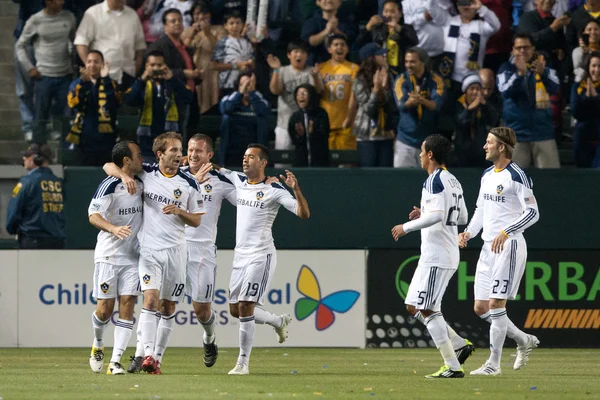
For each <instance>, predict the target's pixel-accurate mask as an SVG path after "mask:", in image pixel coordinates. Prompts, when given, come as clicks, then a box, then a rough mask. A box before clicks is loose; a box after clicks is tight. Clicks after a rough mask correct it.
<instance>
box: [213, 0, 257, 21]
mask: <svg viewBox="0 0 600 400" xmlns="http://www.w3.org/2000/svg"><path fill="white" fill-rule="evenodd" d="M247 4H248V1H247V0H212V1H211V2H210V7H211V11H212V15H213V16H214V19H215V22H216V23H219V24H225V23H226V22H227V21H225V17H226V16H227V15H229V14H231V13H232V12H235V13H238V14H239V15H244V16H245V15H246V10H247V9H248V5H247Z"/></svg>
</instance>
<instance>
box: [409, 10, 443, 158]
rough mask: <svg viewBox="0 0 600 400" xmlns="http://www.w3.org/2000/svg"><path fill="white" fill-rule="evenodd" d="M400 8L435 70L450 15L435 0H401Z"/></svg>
mask: <svg viewBox="0 0 600 400" xmlns="http://www.w3.org/2000/svg"><path fill="white" fill-rule="evenodd" d="M402 10H403V12H404V22H405V23H406V24H408V25H412V26H413V28H414V29H415V31H416V32H417V36H418V38H419V48H421V49H423V50H425V52H426V53H427V55H428V57H429V59H430V60H431V65H430V67H431V68H433V70H435V71H437V68H438V64H439V63H440V61H441V59H442V53H443V52H444V28H443V27H444V25H445V24H446V21H447V20H448V18H449V17H450V15H449V14H448V12H447V10H445V9H444V8H442V7H441V4H440V3H438V2H437V1H436V0H427V1H423V0H403V1H402ZM419 146H420V145H419Z"/></svg>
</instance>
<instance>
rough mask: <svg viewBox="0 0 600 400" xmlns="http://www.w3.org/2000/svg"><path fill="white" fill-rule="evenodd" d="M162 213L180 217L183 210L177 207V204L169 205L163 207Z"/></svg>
mask: <svg viewBox="0 0 600 400" xmlns="http://www.w3.org/2000/svg"><path fill="white" fill-rule="evenodd" d="M162 212H163V214H170V215H180V214H181V213H182V212H183V210H182V209H181V208H179V207H177V206H176V205H175V204H169V205H166V206H164V207H163V209H162Z"/></svg>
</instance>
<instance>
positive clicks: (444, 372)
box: [425, 365, 465, 378]
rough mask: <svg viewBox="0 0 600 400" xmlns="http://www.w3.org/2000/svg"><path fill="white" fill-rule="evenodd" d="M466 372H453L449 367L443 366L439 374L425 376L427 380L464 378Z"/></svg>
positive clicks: (460, 370)
mask: <svg viewBox="0 0 600 400" xmlns="http://www.w3.org/2000/svg"><path fill="white" fill-rule="evenodd" d="M464 377H465V371H464V370H463V369H462V368H461V369H459V370H458V371H454V370H451V369H450V367H449V366H447V365H443V366H442V368H440V369H439V370H438V371H437V372H434V373H433V374H431V375H425V378H464Z"/></svg>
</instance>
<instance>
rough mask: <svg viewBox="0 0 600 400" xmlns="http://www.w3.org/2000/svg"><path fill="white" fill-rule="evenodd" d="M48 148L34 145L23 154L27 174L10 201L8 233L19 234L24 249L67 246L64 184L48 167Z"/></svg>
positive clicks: (20, 245)
mask: <svg viewBox="0 0 600 400" xmlns="http://www.w3.org/2000/svg"><path fill="white" fill-rule="evenodd" d="M50 161H52V151H51V150H50V148H49V147H48V145H46V144H44V145H39V144H37V143H34V144H32V145H31V146H30V147H29V149H27V151H25V153H24V154H23V165H24V166H25V169H26V170H27V171H28V173H27V175H25V176H24V177H22V178H21V179H20V180H19V183H18V184H17V186H15V188H14V189H13V192H12V198H11V199H10V201H9V202H8V210H7V216H6V231H7V232H8V233H10V234H11V235H18V239H19V248H20V249H62V248H64V247H65V216H64V213H63V200H64V199H63V191H62V187H63V182H62V179H60V178H58V177H56V175H54V173H53V172H52V170H51V169H50V168H48V165H49V163H50Z"/></svg>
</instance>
